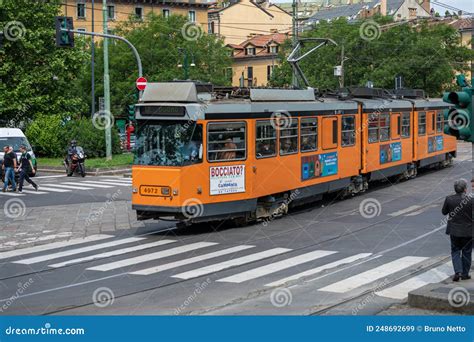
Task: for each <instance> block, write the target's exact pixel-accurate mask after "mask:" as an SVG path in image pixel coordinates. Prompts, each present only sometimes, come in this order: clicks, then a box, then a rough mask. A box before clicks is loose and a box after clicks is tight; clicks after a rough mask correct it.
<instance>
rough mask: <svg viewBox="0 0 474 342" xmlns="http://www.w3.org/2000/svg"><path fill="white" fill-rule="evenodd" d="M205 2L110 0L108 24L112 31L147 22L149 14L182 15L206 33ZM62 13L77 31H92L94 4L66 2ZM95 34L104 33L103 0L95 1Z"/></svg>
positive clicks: (84, 0) (79, 0)
mask: <svg viewBox="0 0 474 342" xmlns="http://www.w3.org/2000/svg"><path fill="white" fill-rule="evenodd" d="M208 8H209V4H208V3H207V2H206V0H188V1H186V0H107V20H108V22H109V24H108V26H109V28H110V30H112V31H113V29H114V27H115V26H116V25H117V24H119V23H121V22H125V21H127V20H128V19H129V18H130V16H133V17H135V18H136V19H138V20H144V19H145V17H146V15H147V14H148V13H150V12H153V13H156V14H161V15H164V16H170V15H183V16H185V17H187V18H188V20H189V21H192V22H195V23H197V24H199V25H200V26H201V28H202V29H203V30H204V31H206V30H207V12H208ZM62 12H63V14H64V15H65V16H69V17H72V18H73V19H74V28H75V29H78V30H84V31H92V0H64V1H63V4H62ZM94 31H95V32H103V12H102V0H95V4H94Z"/></svg>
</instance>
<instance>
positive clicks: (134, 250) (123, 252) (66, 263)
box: [48, 240, 176, 268]
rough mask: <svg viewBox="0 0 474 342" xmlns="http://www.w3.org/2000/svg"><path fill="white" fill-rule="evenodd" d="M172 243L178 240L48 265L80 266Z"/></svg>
mask: <svg viewBox="0 0 474 342" xmlns="http://www.w3.org/2000/svg"><path fill="white" fill-rule="evenodd" d="M172 242H176V240H161V241H155V242H150V243H145V244H143V245H138V246H133V247H128V248H121V249H117V250H115V251H110V252H105V253H100V254H94V255H89V256H86V257H83V258H77V259H72V260H67V261H64V262H59V263H57V264H52V265H48V266H49V267H53V268H57V267H63V266H67V265H72V264H78V263H81V262H85V261H91V260H96V259H102V258H109V257H112V256H116V255H121V254H126V253H131V252H136V251H141V250H144V249H148V248H152V247H158V246H162V245H166V244H168V243H172Z"/></svg>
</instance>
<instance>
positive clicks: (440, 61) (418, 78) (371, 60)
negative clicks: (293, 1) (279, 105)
mask: <svg viewBox="0 0 474 342" xmlns="http://www.w3.org/2000/svg"><path fill="white" fill-rule="evenodd" d="M376 19H377V22H374V21H373V20H370V21H366V22H360V23H348V22H347V20H345V19H338V20H336V21H333V22H331V23H327V22H322V23H320V24H318V25H317V26H316V27H315V28H314V29H313V30H311V31H309V32H307V33H305V35H304V36H305V37H324V38H326V37H327V38H332V39H333V40H335V41H336V43H338V46H334V45H327V46H325V47H323V48H321V49H320V50H317V51H316V53H315V54H314V55H312V56H311V57H310V58H307V59H306V60H304V61H303V62H302V63H301V66H302V69H303V71H304V72H305V74H306V76H307V78H308V80H309V82H310V84H311V85H312V86H314V87H318V88H320V89H325V88H332V89H334V88H337V87H338V86H339V80H338V78H336V77H335V76H334V75H333V67H334V66H335V65H339V64H340V60H341V57H340V55H341V46H342V45H344V50H345V57H346V58H348V60H346V62H345V63H344V69H345V85H346V86H348V85H354V86H362V85H365V84H366V82H367V81H369V80H370V81H372V82H373V83H374V86H376V87H382V88H387V89H390V88H393V87H394V78H395V76H396V75H402V76H403V79H404V86H405V87H407V88H417V89H424V90H425V91H426V92H427V94H428V95H430V96H440V95H441V93H442V91H443V89H444V87H446V86H447V85H449V84H451V81H452V79H453V77H454V75H455V73H456V72H462V71H465V70H467V68H468V64H467V62H468V61H469V60H471V59H472V57H473V52H472V51H471V50H470V49H469V48H467V47H463V46H461V42H460V37H459V35H458V34H457V32H456V30H455V29H454V28H452V27H450V26H448V25H445V24H438V25H428V24H427V23H422V24H420V25H418V26H416V27H414V26H409V25H406V24H405V25H397V26H395V27H392V28H390V29H388V30H381V25H384V24H386V23H388V22H389V19H387V18H376ZM369 25H371V27H370V30H367V28H368V26H369ZM364 38H365V39H364ZM288 49H289V46H287V48H286V50H285V51H284V53H286V54H287V53H288ZM290 82H291V68H290V67H289V65H288V63H287V62H284V63H282V65H280V66H279V67H278V68H277V69H276V70H275V72H274V73H273V76H272V80H271V83H272V85H275V86H285V85H288V84H290Z"/></svg>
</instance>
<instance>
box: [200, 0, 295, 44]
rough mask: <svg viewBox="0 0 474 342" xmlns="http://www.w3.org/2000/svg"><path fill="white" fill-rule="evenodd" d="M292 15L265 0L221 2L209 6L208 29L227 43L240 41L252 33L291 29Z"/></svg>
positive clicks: (288, 30)
mask: <svg viewBox="0 0 474 342" xmlns="http://www.w3.org/2000/svg"><path fill="white" fill-rule="evenodd" d="M291 29H292V17H291V15H290V14H289V13H288V12H286V11H284V10H283V9H281V8H280V7H279V6H277V5H275V4H271V3H270V2H269V1H268V0H255V1H254V0H233V1H231V2H221V3H219V4H218V6H217V7H216V8H215V9H212V10H209V28H208V31H209V33H213V34H215V35H217V36H219V37H222V38H223V39H224V41H225V43H226V44H239V43H240V42H242V41H244V40H245V39H246V38H247V37H248V36H249V35H251V34H270V33H272V32H282V33H286V32H290V31H291Z"/></svg>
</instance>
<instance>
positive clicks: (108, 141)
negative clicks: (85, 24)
mask: <svg viewBox="0 0 474 342" xmlns="http://www.w3.org/2000/svg"><path fill="white" fill-rule="evenodd" d="M102 11H103V18H104V34H108V31H109V30H108V23H107V19H108V14H107V0H102ZM104 112H105V113H104V114H105V115H106V116H107V117H108V120H107V121H106V122H107V123H109V124H107V125H106V127H105V155H106V159H107V160H112V127H111V126H112V124H111V123H112V117H111V115H112V114H111V112H110V79H109V42H108V39H107V38H104Z"/></svg>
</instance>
